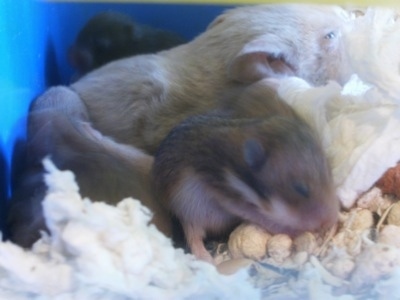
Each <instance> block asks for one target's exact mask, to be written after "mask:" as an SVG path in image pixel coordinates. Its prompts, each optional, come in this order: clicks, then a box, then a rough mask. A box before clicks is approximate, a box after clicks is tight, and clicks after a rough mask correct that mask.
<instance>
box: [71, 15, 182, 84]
mask: <svg viewBox="0 0 400 300" xmlns="http://www.w3.org/2000/svg"><path fill="white" fill-rule="evenodd" d="M185 42H186V40H185V39H184V38H182V37H180V36H179V35H178V34H176V33H173V32H171V31H167V30H162V29H158V28H154V27H151V26H147V25H144V24H139V23H138V22H135V21H134V20H133V19H132V18H131V17H130V16H128V15H126V14H123V13H119V12H112V11H106V12H102V13H99V14H97V15H95V16H94V17H92V18H91V19H90V20H89V21H87V23H86V24H85V25H84V27H83V28H82V29H81V31H80V32H79V33H78V35H77V37H76V41H75V44H74V45H73V46H71V48H70V49H69V52H68V58H69V61H70V63H71V64H72V65H73V66H74V67H75V68H76V69H77V71H78V75H77V77H79V76H82V75H84V74H86V73H88V72H90V71H92V70H94V69H96V68H98V67H100V66H102V65H104V64H106V63H109V62H110V61H113V60H116V59H120V58H123V57H128V56H132V55H137V54H144V53H156V52H158V51H161V50H167V49H170V48H172V47H175V46H178V45H180V44H183V43H185Z"/></svg>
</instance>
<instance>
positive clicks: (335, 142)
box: [278, 9, 400, 207]
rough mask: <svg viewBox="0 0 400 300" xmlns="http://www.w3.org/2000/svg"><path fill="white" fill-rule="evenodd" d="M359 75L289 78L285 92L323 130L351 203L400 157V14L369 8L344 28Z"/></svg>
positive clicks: (346, 200)
mask: <svg viewBox="0 0 400 300" xmlns="http://www.w3.org/2000/svg"><path fill="white" fill-rule="evenodd" d="M343 40H344V43H345V45H346V46H345V47H346V50H347V57H348V61H349V64H350V68H351V70H353V71H354V75H353V76H352V78H351V79H350V80H349V82H348V83H347V84H346V85H345V86H344V87H342V86H340V85H339V84H337V83H336V82H331V83H329V84H328V85H326V86H323V87H311V86H310V85H309V84H307V83H306V82H305V81H304V80H301V79H299V78H287V79H283V80H282V83H281V85H280V88H279V91H278V93H279V95H280V96H281V97H282V98H283V99H284V100H285V101H286V102H288V103H289V104H290V105H292V106H293V107H294V108H295V109H296V110H297V112H299V113H300V114H301V115H302V116H303V117H304V118H305V119H306V120H307V121H308V122H309V123H310V124H311V125H312V126H313V127H314V128H315V129H316V130H317V132H318V133H319V135H320V137H321V139H322V140H323V144H324V147H325V149H326V150H327V154H328V156H329V158H330V160H331V164H332V168H333V176H334V180H335V183H336V186H337V187H338V195H339V197H340V199H341V202H342V204H343V205H344V206H345V207H351V206H352V205H353V204H354V203H355V201H356V199H357V197H359V196H360V195H361V194H362V193H364V192H366V191H367V190H368V189H370V188H371V187H372V186H373V185H374V183H375V182H376V181H377V180H378V179H379V178H380V177H381V176H382V175H383V174H384V172H385V171H386V170H387V169H389V168H390V167H393V166H395V165H396V163H397V162H398V161H400V107H399V104H400V76H399V68H400V18H399V15H398V13H397V12H396V11H394V10H390V9H369V10H367V11H366V13H365V15H364V16H362V17H358V18H355V19H354V20H353V21H352V22H350V24H349V25H348V30H347V31H345V32H344V33H343Z"/></svg>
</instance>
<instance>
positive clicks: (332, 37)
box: [324, 31, 336, 40]
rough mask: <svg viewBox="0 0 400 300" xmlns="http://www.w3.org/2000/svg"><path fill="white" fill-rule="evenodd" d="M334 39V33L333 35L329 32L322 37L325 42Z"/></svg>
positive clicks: (332, 32)
mask: <svg viewBox="0 0 400 300" xmlns="http://www.w3.org/2000/svg"><path fill="white" fill-rule="evenodd" d="M335 37H336V33H335V32H334V31H331V32H329V33H328V34H326V35H325V36H324V38H325V39H327V40H332V39H334V38H335Z"/></svg>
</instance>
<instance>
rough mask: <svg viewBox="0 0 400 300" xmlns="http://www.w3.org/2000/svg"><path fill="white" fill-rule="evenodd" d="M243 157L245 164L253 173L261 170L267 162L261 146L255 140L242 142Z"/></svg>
mask: <svg viewBox="0 0 400 300" xmlns="http://www.w3.org/2000/svg"><path fill="white" fill-rule="evenodd" d="M243 157H244V161H245V162H246V164H247V165H248V166H249V167H250V168H251V169H252V170H254V171H257V170H259V169H261V168H262V166H263V165H264V164H265V161H266V160H267V154H266V152H265V149H264V147H263V145H261V143H260V142H259V141H258V140H256V139H248V140H246V141H245V142H244V145H243Z"/></svg>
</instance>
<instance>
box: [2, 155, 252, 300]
mask: <svg viewBox="0 0 400 300" xmlns="http://www.w3.org/2000/svg"><path fill="white" fill-rule="evenodd" d="M45 165H46V169H47V171H49V172H50V173H49V174H48V175H46V183H47V184H48V186H49V191H48V194H47V196H46V198H45V200H44V212H45V217H46V220H47V225H48V227H49V230H50V233H51V235H50V236H46V235H44V236H43V237H42V238H41V239H40V240H39V241H38V242H37V243H35V245H34V247H33V249H32V250H31V251H24V250H22V249H21V248H19V247H18V246H16V245H14V244H11V243H9V242H3V243H1V244H0V299H1V300H3V299H4V300H6V299H7V300H12V299H52V300H53V299H54V300H58V299H61V300H64V299H65V300H69V299H83V300H90V299H96V300H97V299H107V300H109V299H259V298H260V293H259V291H258V290H256V289H255V288H253V287H252V286H251V285H250V283H249V282H248V280H247V278H248V275H247V274H246V273H245V272H244V271H243V272H238V273H236V274H234V275H232V276H223V275H220V274H219V273H218V272H217V270H216V269H215V267H214V266H212V265H210V264H208V263H205V262H202V261H198V260H195V259H194V257H193V256H192V255H189V254H185V253H184V252H183V250H181V249H175V248H173V246H172V243H171V240H170V239H168V238H166V237H165V236H164V235H163V234H161V233H160V232H159V231H158V230H157V229H156V227H155V226H154V225H149V224H148V223H149V220H150V218H151V214H150V212H149V210H148V209H147V208H145V207H143V206H142V205H141V204H140V202H139V201H137V200H133V199H125V200H123V201H121V202H120V203H119V204H118V205H117V206H116V207H113V206H110V205H107V204H105V203H98V202H97V203H92V202H91V201H90V200H89V199H82V198H81V196H80V195H79V191H78V186H77V185H76V183H75V181H74V176H73V174H72V173H71V172H69V171H59V170H57V169H56V168H55V167H54V166H53V165H52V164H51V163H50V161H46V162H45Z"/></svg>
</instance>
